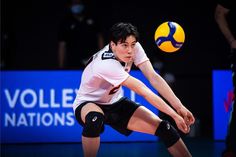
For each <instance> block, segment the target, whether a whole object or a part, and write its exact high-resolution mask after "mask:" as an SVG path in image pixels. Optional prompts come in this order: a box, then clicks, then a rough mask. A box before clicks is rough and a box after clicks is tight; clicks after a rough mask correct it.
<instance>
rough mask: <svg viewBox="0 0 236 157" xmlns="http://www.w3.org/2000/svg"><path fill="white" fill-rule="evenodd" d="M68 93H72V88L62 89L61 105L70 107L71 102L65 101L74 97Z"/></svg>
mask: <svg viewBox="0 0 236 157" xmlns="http://www.w3.org/2000/svg"><path fill="white" fill-rule="evenodd" d="M68 94H73V90H72V89H64V90H63V95H62V98H63V99H62V106H63V107H71V104H70V103H68V102H67V101H72V100H73V99H74V98H73V97H72V96H69V95H68Z"/></svg>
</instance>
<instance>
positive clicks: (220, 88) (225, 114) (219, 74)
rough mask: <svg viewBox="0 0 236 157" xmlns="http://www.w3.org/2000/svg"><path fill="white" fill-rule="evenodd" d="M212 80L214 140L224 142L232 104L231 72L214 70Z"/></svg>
mask: <svg viewBox="0 0 236 157" xmlns="http://www.w3.org/2000/svg"><path fill="white" fill-rule="evenodd" d="M212 79H213V116H214V117H213V120H214V122H213V123H214V124H213V125H214V139H215V140H225V137H226V133H227V126H228V122H229V118H230V111H231V110H232V102H233V82H232V72H231V71H230V70H214V71H213V78H212Z"/></svg>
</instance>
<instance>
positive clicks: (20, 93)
mask: <svg viewBox="0 0 236 157" xmlns="http://www.w3.org/2000/svg"><path fill="white" fill-rule="evenodd" d="M77 91H78V89H74V90H73V89H62V90H61V96H60V98H61V100H57V101H58V102H56V92H55V89H50V91H49V92H48V93H49V96H48V95H46V94H45V90H44V89H39V91H36V90H33V89H24V90H20V89H15V90H14V91H11V92H10V90H9V89H4V94H5V96H6V100H7V103H8V105H9V107H10V108H15V107H16V105H17V104H21V106H22V107H23V108H34V107H36V105H37V104H38V106H39V108H60V107H63V108H72V105H73V100H74V97H75V95H76V92H77ZM46 93H47V92H46Z"/></svg>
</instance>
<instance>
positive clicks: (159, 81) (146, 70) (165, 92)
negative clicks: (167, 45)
mask: <svg viewBox="0 0 236 157" xmlns="http://www.w3.org/2000/svg"><path fill="white" fill-rule="evenodd" d="M138 67H139V68H140V70H141V71H142V73H143V74H144V75H145V77H146V78H147V79H148V80H149V82H150V83H151V85H152V86H153V87H154V88H155V89H156V90H157V91H158V92H159V93H160V94H161V95H162V96H163V97H164V98H165V99H166V100H167V101H168V102H169V103H170V105H172V106H173V107H174V109H175V110H176V111H177V112H178V114H179V115H181V116H182V117H183V118H184V119H185V121H186V124H188V125H190V124H193V123H194V121H195V119H194V117H193V115H192V113H191V112H190V111H189V110H188V109H187V108H185V106H184V105H183V104H182V103H181V101H180V100H179V99H178V98H177V97H176V95H175V94H174V92H173V91H172V89H171V88H170V86H169V85H168V84H167V83H166V81H165V80H164V79H163V78H162V77H161V76H160V75H159V74H158V73H156V71H155V70H154V69H153V66H152V64H151V63H150V61H146V62H143V63H141V64H140V65H139V66H138Z"/></svg>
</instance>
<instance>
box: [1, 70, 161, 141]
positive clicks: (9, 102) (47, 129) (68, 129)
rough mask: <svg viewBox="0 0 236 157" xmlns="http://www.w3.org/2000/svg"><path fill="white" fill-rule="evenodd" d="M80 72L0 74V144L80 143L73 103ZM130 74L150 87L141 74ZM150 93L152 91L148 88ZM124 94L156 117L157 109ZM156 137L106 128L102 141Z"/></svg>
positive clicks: (79, 129) (128, 93)
mask: <svg viewBox="0 0 236 157" xmlns="http://www.w3.org/2000/svg"><path fill="white" fill-rule="evenodd" d="M81 73H82V72H81V71H2V72H1V73H0V75H1V97H0V100H1V104H0V105H1V110H0V112H1V143H27V142H80V141H81V132H82V128H81V126H80V125H79V124H78V123H77V122H76V120H75V118H74V114H73V109H72V103H73V101H74V98H75V96H76V91H77V89H78V88H79V84H80V77H81ZM131 75H133V76H135V77H136V78H138V79H140V80H142V81H143V82H144V83H145V84H146V85H147V86H149V87H150V85H149V83H148V81H147V80H146V79H145V78H144V76H143V75H142V73H141V72H140V71H131ZM151 89H152V90H153V88H151ZM123 92H124V95H125V96H127V97H129V98H130V99H132V100H134V101H136V102H139V103H141V104H143V105H144V106H146V107H147V108H149V109H150V110H152V111H153V112H154V113H156V114H158V111H157V109H155V108H154V107H153V106H151V105H150V104H149V103H148V102H146V100H144V99H143V98H142V97H140V96H139V95H137V94H135V93H134V92H133V91H130V90H129V89H126V88H123ZM154 140H157V138H156V137H155V136H151V135H146V134H141V133H132V134H131V135H130V136H129V137H126V136H123V135H121V134H119V133H118V132H116V131H115V130H113V129H112V128H110V127H109V126H106V127H105V132H104V133H103V134H102V135H101V141H109V142H110V141H154Z"/></svg>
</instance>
